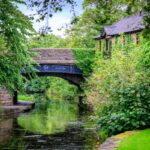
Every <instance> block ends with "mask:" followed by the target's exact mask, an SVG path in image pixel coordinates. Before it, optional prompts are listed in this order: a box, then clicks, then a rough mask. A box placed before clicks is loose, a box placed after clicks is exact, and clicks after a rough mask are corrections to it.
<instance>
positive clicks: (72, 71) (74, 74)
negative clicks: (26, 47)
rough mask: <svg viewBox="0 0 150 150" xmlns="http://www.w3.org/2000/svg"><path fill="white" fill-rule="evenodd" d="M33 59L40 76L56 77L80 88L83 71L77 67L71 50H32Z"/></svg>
mask: <svg viewBox="0 0 150 150" xmlns="http://www.w3.org/2000/svg"><path fill="white" fill-rule="evenodd" d="M32 51H33V52H35V55H36V56H35V57H34V58H33V59H34V61H35V62H37V63H38V64H39V65H37V66H36V65H34V67H35V68H36V69H37V72H36V73H37V75H39V76H56V77H60V78H64V79H66V80H68V81H69V82H70V83H72V84H75V85H77V86H79V85H80V84H81V82H82V81H83V76H82V71H81V70H80V69H79V68H78V67H77V66H76V65H75V62H76V60H75V57H74V56H73V52H72V50H71V49H66V48H65V49H58V48H57V49H52V48H51V49H43V48H38V49H32Z"/></svg>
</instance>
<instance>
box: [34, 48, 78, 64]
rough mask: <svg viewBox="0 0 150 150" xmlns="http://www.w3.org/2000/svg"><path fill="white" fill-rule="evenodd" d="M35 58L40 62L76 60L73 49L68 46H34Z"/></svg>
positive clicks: (61, 62) (56, 62)
mask: <svg viewBox="0 0 150 150" xmlns="http://www.w3.org/2000/svg"><path fill="white" fill-rule="evenodd" d="M32 51H33V52H34V53H35V54H36V56H35V57H34V58H33V60H35V61H36V62H37V63H39V64H64V65H65V64H66V65H67V64H74V62H75V60H74V57H73V52H72V51H71V49H67V48H64V49H62V48H34V49H32Z"/></svg>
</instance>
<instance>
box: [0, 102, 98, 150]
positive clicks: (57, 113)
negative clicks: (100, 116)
mask: <svg viewBox="0 0 150 150" xmlns="http://www.w3.org/2000/svg"><path fill="white" fill-rule="evenodd" d="M44 107H45V106H44ZM44 107H42V108H44ZM46 108H47V109H46V110H45V111H44V112H43V111H40V110H35V111H33V112H32V113H28V114H23V115H20V116H18V117H17V118H14V119H11V120H6V122H4V121H3V122H2V123H1V124H0V140H1V143H0V150H6V149H7V150H31V149H34V150H95V149H96V144H97V135H96V132H95V129H94V128H92V127H91V125H90V126H88V125H87V124H88V121H87V118H86V117H85V116H82V117H80V116H78V109H77V105H76V104H70V103H69V102H67V101H57V102H50V103H49V104H48V103H47V106H46ZM89 127H90V128H89Z"/></svg>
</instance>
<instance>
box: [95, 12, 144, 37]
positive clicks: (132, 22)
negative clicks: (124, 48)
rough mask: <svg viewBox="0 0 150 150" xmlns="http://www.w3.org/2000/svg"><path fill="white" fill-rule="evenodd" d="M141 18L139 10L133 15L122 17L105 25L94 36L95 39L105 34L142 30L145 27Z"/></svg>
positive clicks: (112, 34) (111, 34)
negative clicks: (99, 32) (100, 31)
mask: <svg viewBox="0 0 150 150" xmlns="http://www.w3.org/2000/svg"><path fill="white" fill-rule="evenodd" d="M143 18H144V16H143V14H142V13H141V12H139V13H138V14H136V15H134V16H129V17H126V18H123V19H121V20H120V21H118V22H116V23H114V24H112V25H110V26H105V27H104V29H103V32H102V33H101V34H100V35H98V36H96V37H95V39H101V38H105V35H107V36H114V35H120V34H121V33H130V32H136V31H140V30H143V29H144V28H145V26H144V19H143Z"/></svg>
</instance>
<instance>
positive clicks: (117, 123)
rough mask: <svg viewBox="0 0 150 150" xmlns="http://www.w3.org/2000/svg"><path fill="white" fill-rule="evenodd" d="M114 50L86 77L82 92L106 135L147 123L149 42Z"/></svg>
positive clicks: (149, 122) (149, 117) (149, 121)
mask: <svg viewBox="0 0 150 150" xmlns="http://www.w3.org/2000/svg"><path fill="white" fill-rule="evenodd" d="M143 43H144V44H142V45H140V46H134V47H133V46H132V48H133V49H132V50H130V51H129V50H128V51H125V50H124V51H122V50H121V49H116V50H115V51H113V52H112V57H111V59H106V60H104V59H102V60H101V61H100V63H98V65H97V67H96V68H95V70H94V73H93V74H92V76H91V77H90V78H89V79H88V80H87V84H86V87H87V88H86V95H87V100H88V102H89V104H90V105H92V106H93V108H94V110H95V111H96V112H97V115H98V116H99V120H98V127H99V128H100V130H101V131H103V132H105V133H107V134H108V135H112V134H116V133H119V132H122V131H125V130H133V129H141V128H146V127H149V126H150V80H149V68H148V66H149V64H150V50H149V44H148V43H147V42H145V41H144V42H143Z"/></svg>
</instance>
